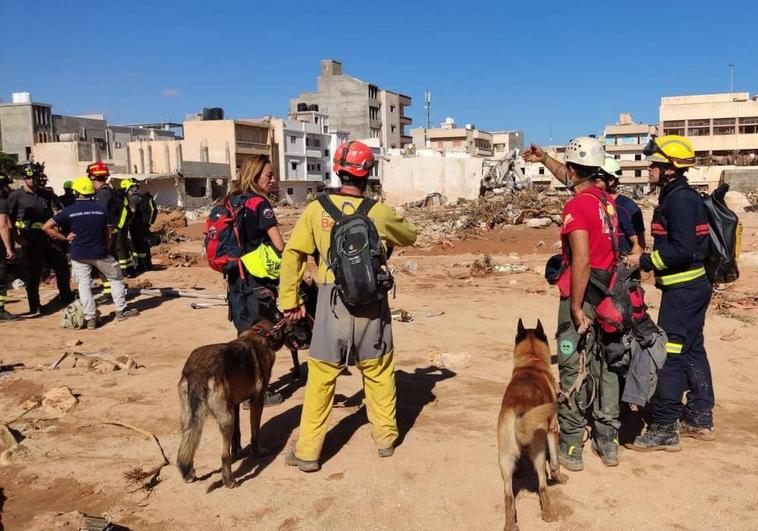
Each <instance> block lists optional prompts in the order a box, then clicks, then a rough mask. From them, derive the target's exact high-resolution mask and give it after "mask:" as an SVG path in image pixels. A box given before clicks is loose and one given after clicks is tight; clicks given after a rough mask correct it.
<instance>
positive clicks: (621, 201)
mask: <svg viewBox="0 0 758 531" xmlns="http://www.w3.org/2000/svg"><path fill="white" fill-rule="evenodd" d="M615 201H616V211H617V212H618V220H619V250H620V251H622V252H629V251H631V250H632V242H631V241H629V237H630V236H639V235H641V234H644V233H645V221H644V220H643V219H642V210H640V207H638V206H637V203H635V202H634V201H633V200H632V199H630V198H628V197H627V196H625V195H620V194H619V196H618V197H616V200H615Z"/></svg>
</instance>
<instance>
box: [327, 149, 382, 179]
mask: <svg viewBox="0 0 758 531" xmlns="http://www.w3.org/2000/svg"><path fill="white" fill-rule="evenodd" d="M373 167H374V154H373V153H372V152H371V148H370V147H368V146H367V145H366V144H364V143H363V142H356V141H351V142H343V143H342V144H340V145H339V147H338V148H337V151H336V152H335V153H334V171H335V172H336V173H337V174H339V172H342V171H344V172H347V173H349V174H350V175H352V176H354V177H366V176H367V175H368V172H369V170H370V169H371V168H373Z"/></svg>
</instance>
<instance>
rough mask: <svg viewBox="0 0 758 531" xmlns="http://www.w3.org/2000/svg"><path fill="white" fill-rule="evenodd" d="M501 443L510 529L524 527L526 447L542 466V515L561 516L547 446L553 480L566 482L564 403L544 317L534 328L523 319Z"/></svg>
mask: <svg viewBox="0 0 758 531" xmlns="http://www.w3.org/2000/svg"><path fill="white" fill-rule="evenodd" d="M497 442H498V463H499V464H500V473H501V474H502V476H503V482H504V483H505V529H506V530H509V529H518V526H516V506H515V503H514V499H513V472H514V470H515V468H516V463H517V462H518V460H519V458H520V457H521V451H522V449H524V448H526V450H527V452H528V453H529V457H530V458H531V460H532V463H533V464H534V470H536V471H537V478H538V480H539V496H540V505H541V507H542V519H543V520H544V521H546V522H552V521H555V519H556V515H555V513H554V511H553V508H552V506H551V503H550V498H549V497H548V493H547V478H546V469H545V467H546V462H545V461H546V459H545V454H546V450H547V449H549V452H550V471H551V474H550V475H551V477H552V479H553V480H554V481H556V482H559V483H563V482H565V481H566V476H565V475H563V474H561V472H560V470H559V465H558V453H557V448H558V405H557V392H556V387H555V378H554V377H553V373H552V371H551V370H550V347H549V345H548V342H547V337H546V336H545V331H544V330H543V329H542V323H541V322H539V321H537V328H535V329H528V330H527V329H525V328H524V325H523V323H522V322H521V319H519V321H518V332H517V334H516V345H515V347H514V349H513V376H512V378H511V381H510V383H509V384H508V387H507V388H506V389H505V395H504V396H503V404H502V406H501V407H500V416H499V417H498V422H497Z"/></svg>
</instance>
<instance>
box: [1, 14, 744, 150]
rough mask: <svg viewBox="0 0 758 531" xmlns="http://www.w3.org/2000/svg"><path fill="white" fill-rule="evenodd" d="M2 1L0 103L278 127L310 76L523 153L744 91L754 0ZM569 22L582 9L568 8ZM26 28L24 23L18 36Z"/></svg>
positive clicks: (127, 117)
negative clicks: (488, 133)
mask: <svg viewBox="0 0 758 531" xmlns="http://www.w3.org/2000/svg"><path fill="white" fill-rule="evenodd" d="M509 4H510V3H509V2H505V1H502V2H489V1H483V0H480V1H477V2H462V1H460V0H458V1H455V2H453V1H447V0H444V1H438V2H415V1H410V0H408V1H406V2H402V1H400V2H396V1H363V2H354V1H351V0H343V1H341V2H331V1H319V0H311V1H310V2H292V1H279V2H274V1H271V2H269V1H248V2H237V1H217V2H205V1H200V0H185V1H182V2H179V1H176V2H173V1H160V2H154V1H150V2H148V1H141V0H136V1H132V2H112V1H103V0H98V1H96V2H93V1H77V0H72V1H70V2H62V1H59V0H56V1H34V0H29V1H27V2H22V1H11V0H8V1H2V2H0V20H5V21H16V22H19V23H10V24H9V23H5V24H3V32H2V34H1V35H0V40H1V41H0V42H2V45H0V97H2V98H3V100H4V101H8V100H9V99H10V94H11V92H14V91H30V92H32V95H33V97H34V99H35V100H37V101H42V102H46V103H52V104H53V105H54V107H53V110H54V112H58V113H64V114H84V113H96V112H102V113H105V114H106V115H107V117H108V119H109V120H110V121H111V122H113V123H134V122H140V121H159V120H173V121H181V119H182V118H183V117H184V115H185V114H186V113H189V112H195V111H199V110H200V109H201V108H202V107H211V106H221V107H224V109H225V110H226V112H227V115H228V116H231V117H235V118H241V117H255V116H263V115H266V114H271V115H278V116H285V115H286V113H287V106H288V101H289V98H291V97H295V96H297V94H299V93H300V92H302V91H309V90H313V89H314V88H315V81H316V76H317V75H318V70H319V60H321V59H324V58H335V59H338V60H341V61H342V62H343V64H344V71H345V73H347V74H350V75H354V76H356V77H359V78H361V79H364V80H366V81H371V82H374V83H376V84H377V85H379V86H380V87H383V88H388V89H390V90H396V91H399V92H403V93H405V94H407V95H409V96H411V97H412V98H413V106H412V107H411V108H410V109H409V114H410V115H411V116H412V118H413V119H414V126H415V125H423V123H424V121H425V118H424V110H423V93H424V90H425V89H426V88H429V89H431V90H432V94H433V96H432V120H433V121H434V122H439V121H442V120H443V119H444V118H445V116H453V117H454V118H455V119H456V121H457V122H458V123H474V124H476V125H477V126H478V127H481V128H483V129H488V130H497V129H523V130H524V131H525V132H526V138H527V140H531V141H537V142H540V143H546V142H547V141H548V140H549V137H550V131H551V129H552V135H553V140H554V141H555V142H563V141H566V140H567V139H569V138H570V137H572V136H576V135H580V134H586V133H592V132H598V133H599V132H601V130H602V127H603V125H604V124H607V123H613V122H614V121H615V120H616V117H617V115H618V113H619V112H631V113H632V114H633V116H634V118H635V120H637V121H653V122H655V121H657V116H658V104H659V98H660V96H665V95H676V94H693V93H707V92H727V91H728V90H729V68H728V66H727V65H728V64H729V63H733V64H735V65H736V72H735V90H741V91H750V92H751V93H754V92H757V93H758V39H757V38H756V33H757V32H756V22H755V21H756V20H758V2H756V1H755V0H753V1H732V2H729V1H724V2H718V3H714V2H712V1H703V0H690V1H688V2H678V1H675V0H669V1H668V2H660V1H659V2H652V1H647V0H645V1H638V2H617V1H608V2H558V1H555V2H550V1H543V2H540V3H537V2H532V3H530V2H520V3H518V4H514V5H509ZM578 6H583V7H578ZM20 21H24V22H20Z"/></svg>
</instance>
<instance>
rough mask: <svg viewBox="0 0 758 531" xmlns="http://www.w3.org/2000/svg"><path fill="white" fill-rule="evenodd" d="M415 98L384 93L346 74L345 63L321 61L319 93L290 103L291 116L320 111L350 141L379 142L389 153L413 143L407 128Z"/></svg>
mask: <svg viewBox="0 0 758 531" xmlns="http://www.w3.org/2000/svg"><path fill="white" fill-rule="evenodd" d="M410 105H411V98H410V97H409V96H406V95H404V94H400V93H398V92H392V91H389V90H385V89H381V88H379V87H378V86H377V85H374V84H372V83H367V82H365V81H362V80H360V79H358V78H355V77H352V76H348V75H346V74H344V73H343V71H342V63H340V62H339V61H335V60H332V59H326V60H323V61H321V75H320V76H319V77H318V80H317V91H316V92H304V93H302V94H300V96H298V97H297V98H293V99H291V100H290V112H291V113H294V112H298V111H299V112H302V111H318V112H321V113H323V114H326V115H328V116H329V121H330V124H329V127H331V128H333V129H334V130H339V131H350V138H353V139H357V138H377V139H379V141H380V143H381V145H382V147H383V148H385V149H393V148H400V147H402V146H404V145H406V144H409V143H410V142H411V138H410V137H409V136H407V135H406V133H405V127H406V126H409V125H410V124H411V119H410V118H409V117H407V116H406V115H405V108H406V107H409V106H410Z"/></svg>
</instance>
